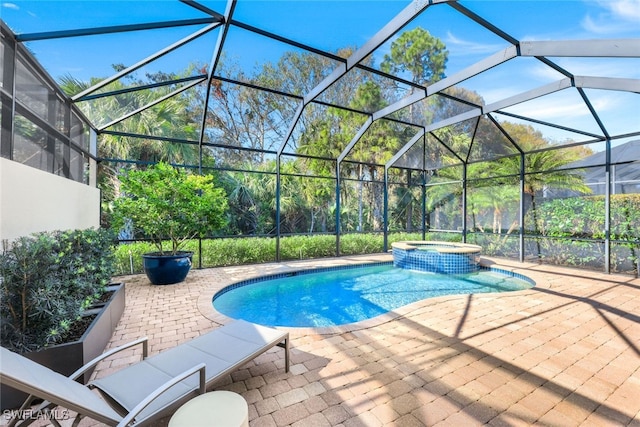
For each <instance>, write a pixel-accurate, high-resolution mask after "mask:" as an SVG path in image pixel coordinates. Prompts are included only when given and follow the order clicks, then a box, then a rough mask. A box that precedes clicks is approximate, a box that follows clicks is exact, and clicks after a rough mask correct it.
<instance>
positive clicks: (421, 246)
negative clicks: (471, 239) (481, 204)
mask: <svg viewBox="0 0 640 427" xmlns="http://www.w3.org/2000/svg"><path fill="white" fill-rule="evenodd" d="M391 247H392V249H393V250H392V252H393V265H394V266H395V267H399V268H406V269H409V270H417V271H426V272H430V273H444V274H465V273H473V272H475V271H478V270H479V269H480V251H481V250H482V248H481V247H480V246H477V245H470V244H467V243H451V242H435V241H429V242H427V241H405V242H395V243H392V244H391Z"/></svg>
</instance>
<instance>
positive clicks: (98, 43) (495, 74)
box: [0, 0, 640, 138]
mask: <svg viewBox="0 0 640 427" xmlns="http://www.w3.org/2000/svg"><path fill="white" fill-rule="evenodd" d="M0 1H1V0H0ZM201 3H203V4H205V5H207V6H208V7H210V8H211V9H214V10H216V11H218V12H220V13H223V12H224V8H225V5H226V2H225V1H201ZM408 3H409V2H408V1H396V0H394V1H384V0H373V1H366V0H359V1H358V0H352V1H340V0H329V1H313V0H302V1H292V0H289V1H284V0H276V1H258V0H239V2H238V5H237V8H236V11H235V14H234V19H236V20H238V21H241V22H243V23H246V24H249V25H253V26H256V27H260V28H263V29H265V30H267V31H270V32H274V33H278V34H281V35H282V36H284V37H287V38H291V39H295V40H297V41H300V42H302V43H304V44H308V45H310V46H312V47H315V48H318V49H321V50H326V51H335V50H337V49H338V48H341V47H346V46H355V47H360V46H362V45H363V44H364V43H365V42H366V41H367V40H368V39H370V38H371V37H372V36H373V35H374V34H375V33H376V32H377V31H378V30H379V29H380V28H381V27H383V26H384V24H385V23H386V22H388V21H389V20H390V19H391V18H393V17H394V16H395V15H396V14H397V13H398V12H400V11H401V10H402V9H403V8H404V7H405V6H406V5H407V4H408ZM460 3H461V4H462V5H464V6H465V7H467V8H469V9H470V10H472V11H473V12H475V13H477V14H479V15H480V16H482V17H483V18H484V19H486V20H487V21H489V22H491V23H492V24H495V25H496V26H498V27H500V28H501V29H502V30H504V31H505V32H507V33H508V34H510V35H511V36H513V37H515V38H516V39H518V40H540V41H544V40H567V39H584V40H588V39H602V38H605V39H616V38H620V39H622V38H634V39H638V40H639V43H640V0H547V1H544V0H536V1H527V0H511V1H504V0H468V1H465V0H461V1H460ZM1 6H2V7H1V9H0V14H1V16H2V19H3V20H5V21H6V22H7V23H8V24H9V25H10V27H12V29H14V31H16V32H17V33H33V32H47V31H58V30H68V29H77V28H86V27H93V26H111V25H124V24H132V23H141V22H153V21H167V20H177V19H189V18H198V17H202V16H203V15H202V14H201V13H200V12H199V11H197V10H195V9H193V8H191V7H189V6H187V5H184V4H182V3H180V2H177V1H173V0H160V1H157V0H135V1H128V0H120V1H98V0H93V1H80V0H75V1H55V0H44V1H43V0H38V1H32V0H30V1H27V0H8V1H4V2H2V3H1ZM415 26H422V27H423V28H426V29H428V30H429V31H430V32H431V33H432V34H433V35H435V36H437V37H439V38H440V39H442V40H443V41H444V42H445V44H446V46H447V48H448V49H449V52H450V53H449V62H448V67H447V74H449V75H451V74H453V73H455V72H456V71H459V70H461V69H463V68H465V67H468V66H470V65H472V64H474V63H476V62H478V61H480V60H481V59H483V58H485V57H487V56H489V55H491V54H493V53H495V52H498V51H500V50H502V49H504V48H506V47H507V46H508V44H507V43H506V42H505V41H504V40H503V39H501V38H499V37H497V36H496V35H495V34H492V33H491V32H489V31H487V30H486V29H485V28H482V27H480V26H479V25H477V24H475V23H474V22H472V21H471V20H469V19H468V18H466V17H464V16H462V15H461V14H459V13H457V12H455V11H454V10H453V9H452V8H451V7H449V6H447V5H439V6H436V7H431V8H430V9H429V10H427V12H425V13H423V14H422V15H421V16H420V17H418V18H417V19H416V20H414V21H413V22H411V23H410V24H409V26H408V27H407V28H413V27H415ZM196 30H197V28H195V27H181V28H176V29H169V30H155V31H147V32H132V33H121V34H113V35H103V36H87V37H80V38H75V39H55V40H48V41H40V42H33V43H29V45H28V46H29V48H30V49H31V50H32V52H33V53H34V54H35V56H36V58H37V59H38V60H39V61H40V62H41V63H42V64H43V65H44V66H45V68H46V69H47V70H48V71H49V73H50V74H51V75H52V77H54V78H59V77H61V76H63V75H66V74H71V75H73V76H75V77H77V78H79V79H81V80H86V79H88V78H89V77H106V76H108V75H110V74H112V68H111V65H112V64H114V63H122V64H125V65H132V64H134V63H136V62H138V61H140V60H142V59H144V58H146V57H147V56H149V55H151V54H153V53H154V52H156V51H158V50H160V49H162V48H164V47H166V46H168V45H170V44H172V43H174V42H175V41H177V40H180V39H181V38H183V37H185V36H187V35H189V34H191V33H193V32H194V31H196ZM216 37H217V33H216V32H215V31H214V32H211V33H209V34H208V35H206V36H204V37H202V38H200V39H198V40H197V41H196V42H195V43H193V44H192V45H189V46H185V47H184V48H181V49H180V51H178V52H176V53H174V54H171V55H168V56H167V57H166V58H165V59H162V60H159V61H157V63H154V64H151V65H149V66H147V67H145V71H149V72H153V71H157V70H158V69H161V70H163V71H175V72H180V71H182V70H184V69H185V68H186V65H187V64H188V63H189V62H199V63H208V62H209V61H210V59H211V48H210V46H212V44H213V43H214V42H215V39H216ZM247 46H249V48H247ZM226 47H227V51H228V52H229V54H230V55H231V56H233V57H234V58H235V59H236V60H237V61H238V62H239V64H240V66H241V67H243V68H244V69H245V70H246V72H247V73H250V72H251V70H252V69H253V68H254V67H255V66H256V64H260V63H262V62H264V61H269V60H271V61H276V60H277V58H278V56H279V55H280V54H281V53H282V52H283V51H284V50H291V49H292V48H291V47H290V46H286V45H282V44H279V43H277V42H273V41H269V40H268V39H265V38H261V37H258V36H255V35H252V34H250V33H248V32H246V31H244V30H240V29H237V28H236V29H232V31H231V32H230V33H229V37H228V39H227V45H226ZM388 50H389V43H387V44H385V45H384V46H382V47H381V48H380V49H378V50H377V51H376V52H375V54H374V58H375V60H376V62H377V63H379V62H380V61H381V60H382V57H383V56H384V54H385V53H386V52H388ZM554 61H555V62H557V63H558V64H559V65H561V66H563V67H565V68H566V69H568V70H569V71H570V72H572V73H574V74H576V75H592V76H608V77H624V78H634V79H640V59H638V58H633V59H615V60H610V59H602V58H555V59H554ZM154 67H155V68H154ZM559 78H561V76H560V75H559V74H558V73H556V72H555V71H553V70H551V69H550V68H548V67H546V66H544V65H543V64H541V63H540V62H539V61H536V60H535V59H532V58H516V59H515V60H512V61H510V62H509V63H506V64H503V65H501V66H500V67H496V69H494V70H491V71H490V72H488V73H486V74H485V75H483V76H479V77H475V78H472V79H470V80H468V81H466V82H464V84H463V86H464V87H466V88H468V89H472V90H476V91H478V92H479V93H481V94H482V96H483V97H484V99H485V101H486V102H487V103H490V102H494V101H497V100H500V99H502V98H504V97H508V96H511V95H515V94H517V93H520V92H523V91H526V90H529V89H532V88H535V87H538V86H540V85H543V84H545V83H550V82H553V81H557V80H558V79H559ZM592 96H593V97H594V99H595V100H596V103H597V104H598V105H597V106H598V108H600V109H601V111H602V114H603V115H604V116H607V117H611V119H610V120H616V121H619V122H620V124H619V125H616V127H618V128H620V129H621V130H622V131H625V132H628V131H633V130H635V131H637V130H638V129H639V128H640V125H639V124H638V123H640V113H638V111H640V101H639V100H638V98H640V95H637V94H631V95H630V94H624V93H613V92H609V91H607V92H606V94H600V93H597V92H592ZM552 99H553V100H552V102H551V103H549V102H539V105H538V106H536V105H535V103H532V104H533V105H531V104H529V105H527V106H526V107H527V108H528V109H529V110H530V109H531V108H536V109H537V110H538V113H537V114H539V117H537V118H539V119H541V120H547V119H553V118H555V119H561V120H574V121H576V120H578V119H576V117H578V118H579V117H582V116H585V114H586V116H589V112H588V111H586V113H585V111H584V109H582V111H577V110H576V103H575V102H574V100H573V99H572V96H569V95H562V94H560V95H559V96H555V97H553V98H552ZM578 104H580V102H578ZM523 107H525V106H523ZM515 112H518V108H517V107H516V108H515ZM588 127H589V128H593V127H594V123H593V121H592V120H591V123H590V124H588ZM596 128H597V127H596ZM623 128H624V129H623ZM590 130H591V129H590ZM558 138H561V136H558Z"/></svg>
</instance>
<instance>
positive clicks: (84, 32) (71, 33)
mask: <svg viewBox="0 0 640 427" xmlns="http://www.w3.org/2000/svg"><path fill="white" fill-rule="evenodd" d="M215 22H218V23H219V22H220V20H218V19H216V18H200V19H184V20H180V21H164V22H151V23H147V24H131V25H114V26H110V27H95V28H80V29H77V30H65V31H50V32H46V33H44V32H43V33H29V34H18V35H16V41H18V42H21V43H23V42H33V41H40V40H51V39H61V38H67V37H82V36H97V35H100V34H114V33H126V32H131V31H143V30H157V29H161V28H174V27H185V26H189V25H205V24H211V23H215Z"/></svg>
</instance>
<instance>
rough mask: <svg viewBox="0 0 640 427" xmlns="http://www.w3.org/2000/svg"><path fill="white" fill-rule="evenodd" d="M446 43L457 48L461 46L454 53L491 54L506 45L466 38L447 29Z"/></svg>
mask: <svg viewBox="0 0 640 427" xmlns="http://www.w3.org/2000/svg"><path fill="white" fill-rule="evenodd" d="M445 44H446V45H447V47H451V46H455V47H456V48H459V49H455V50H454V51H452V52H451V53H452V54H455V53H456V52H463V53H464V54H469V53H471V54H488V53H489V54H490V53H495V52H497V51H499V50H500V49H504V48H505V47H506V45H503V44H485V43H477V42H474V41H469V40H464V39H461V38H459V37H456V36H455V35H454V34H453V33H452V32H451V31H447V37H446V39H445Z"/></svg>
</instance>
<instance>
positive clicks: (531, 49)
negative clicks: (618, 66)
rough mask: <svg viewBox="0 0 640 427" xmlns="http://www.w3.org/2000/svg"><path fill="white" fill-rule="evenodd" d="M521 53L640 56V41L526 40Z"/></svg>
mask: <svg viewBox="0 0 640 427" xmlns="http://www.w3.org/2000/svg"><path fill="white" fill-rule="evenodd" d="M520 55H521V56H559V57H584V58H638V57H640V43H638V40H637V39H616V40H553V41H524V42H520Z"/></svg>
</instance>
